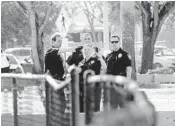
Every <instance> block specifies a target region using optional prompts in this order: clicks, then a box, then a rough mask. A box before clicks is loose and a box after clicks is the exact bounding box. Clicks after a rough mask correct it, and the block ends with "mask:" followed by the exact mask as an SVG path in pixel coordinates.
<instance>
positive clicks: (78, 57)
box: [67, 33, 92, 66]
mask: <svg viewBox="0 0 175 126" xmlns="http://www.w3.org/2000/svg"><path fill="white" fill-rule="evenodd" d="M81 43H82V44H90V43H92V37H91V35H90V34H89V33H84V35H83V36H82V38H81ZM82 49H83V46H79V47H77V48H76V49H75V52H73V53H72V55H70V56H69V57H68V59H67V64H68V65H69V66H71V65H73V64H74V65H76V66H78V64H79V63H80V62H81V61H82V60H83V54H82Z"/></svg>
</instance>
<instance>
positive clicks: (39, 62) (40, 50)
mask: <svg viewBox="0 0 175 126" xmlns="http://www.w3.org/2000/svg"><path fill="white" fill-rule="evenodd" d="M15 3H16V5H17V6H18V7H19V9H20V10H21V11H22V12H23V14H24V15H25V16H26V18H27V19H28V21H29V24H30V30H31V42H32V59H33V62H34V66H33V73H35V74H42V73H43V72H44V43H43V41H42V37H43V31H44V28H45V26H46V24H47V22H48V20H49V14H50V13H51V10H52V2H48V3H47V4H49V5H48V8H47V11H46V14H43V15H42V16H43V19H42V20H41V17H42V16H39V14H38V13H37V9H34V7H35V6H37V4H38V3H37V2H32V1H29V2H19V1H16V2H15Z"/></svg>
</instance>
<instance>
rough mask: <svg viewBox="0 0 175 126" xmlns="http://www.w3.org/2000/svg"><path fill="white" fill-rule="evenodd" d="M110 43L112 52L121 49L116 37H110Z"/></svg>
mask: <svg viewBox="0 0 175 126" xmlns="http://www.w3.org/2000/svg"><path fill="white" fill-rule="evenodd" d="M110 43H111V44H112V49H113V50H114V51H117V50H118V49H119V48H120V47H121V45H120V44H121V43H120V38H119V37H118V36H111V38H110Z"/></svg>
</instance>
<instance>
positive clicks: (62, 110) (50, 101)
mask: <svg viewBox="0 0 175 126" xmlns="http://www.w3.org/2000/svg"><path fill="white" fill-rule="evenodd" d="M75 73H76V71H75V69H74V70H72V72H71V76H67V79H66V80H65V81H62V82H61V81H57V82H56V80H54V79H53V78H52V77H51V76H49V75H30V74H1V84H2V85H1V87H2V88H1V89H2V90H1V94H3V95H2V97H3V102H2V103H3V108H2V110H3V112H2V115H1V117H2V126H28V125H30V126H31V125H32V126H35V125H37V126H40V125H41V126H44V125H46V126H58V125H59V126H68V125H73V126H74V125H76V122H77V118H76V116H75V115H76V114H77V113H78V112H76V111H78V110H79V109H78V107H77V106H76V105H77V104H79V101H78V93H77V91H74V90H75V89H77V86H76V85H77V84H78V76H77V75H78V74H75ZM71 86H73V88H72V87H71ZM74 87H75V88H74ZM71 92H73V93H71ZM9 96H11V97H9ZM76 102H77V103H76ZM72 108H73V109H72ZM9 110H11V111H9ZM72 113H73V114H72Z"/></svg>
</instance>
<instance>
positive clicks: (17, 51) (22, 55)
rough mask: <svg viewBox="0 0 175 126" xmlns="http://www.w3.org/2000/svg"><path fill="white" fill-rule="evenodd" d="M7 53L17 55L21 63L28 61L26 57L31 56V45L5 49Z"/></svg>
mask: <svg viewBox="0 0 175 126" xmlns="http://www.w3.org/2000/svg"><path fill="white" fill-rule="evenodd" d="M5 53H6V54H13V55H15V56H16V58H17V59H18V60H19V62H20V63H26V61H25V59H26V58H27V57H29V56H31V48H30V47H20V48H8V49H6V50H5Z"/></svg>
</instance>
